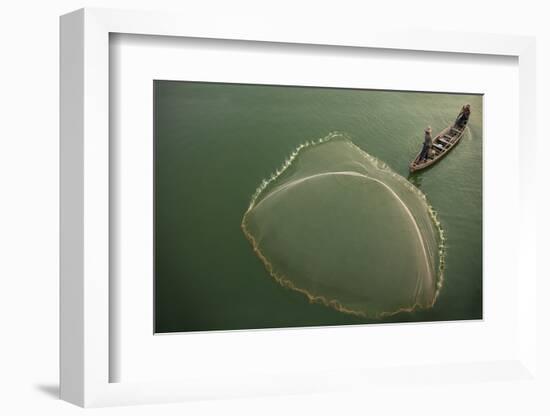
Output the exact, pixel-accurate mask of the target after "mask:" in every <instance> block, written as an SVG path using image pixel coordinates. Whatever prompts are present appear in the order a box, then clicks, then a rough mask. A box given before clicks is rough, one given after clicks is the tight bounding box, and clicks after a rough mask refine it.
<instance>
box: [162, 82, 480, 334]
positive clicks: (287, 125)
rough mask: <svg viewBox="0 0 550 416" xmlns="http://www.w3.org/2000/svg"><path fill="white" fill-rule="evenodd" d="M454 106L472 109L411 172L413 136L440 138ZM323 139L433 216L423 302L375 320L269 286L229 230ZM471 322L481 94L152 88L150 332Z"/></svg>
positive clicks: (476, 285)
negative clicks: (382, 168) (428, 293)
mask: <svg viewBox="0 0 550 416" xmlns="http://www.w3.org/2000/svg"><path fill="white" fill-rule="evenodd" d="M465 103H469V104H471V108H472V115H471V117H470V122H469V127H468V130H467V133H466V135H465V137H464V138H463V139H462V141H461V142H460V143H459V144H458V145H457V147H456V148H455V149H453V150H452V151H451V152H450V154H449V155H447V156H446V157H445V158H444V159H443V160H442V161H440V162H439V163H438V164H436V165H435V166H433V167H432V168H430V169H428V170H426V171H422V172H419V173H416V174H414V175H412V176H411V175H409V173H408V163H409V162H410V161H411V160H412V159H413V157H414V156H415V154H416V153H417V152H418V151H419V149H420V147H421V144H422V140H423V130H424V128H425V127H426V126H427V125H431V127H432V129H433V131H434V132H439V131H440V130H442V129H443V128H445V127H446V126H447V125H448V124H450V123H451V122H452V121H453V120H454V119H455V117H456V115H457V114H458V112H459V111H460V108H461V107H462V105H463V104H465ZM333 132H339V133H340V134H343V135H345V136H346V137H348V138H349V139H350V140H351V141H352V142H353V143H354V144H355V145H356V146H357V147H359V148H360V149H362V150H364V151H365V152H368V154H370V155H372V156H373V157H375V158H377V159H379V160H381V161H383V162H385V163H386V164H387V166H388V167H389V168H390V169H391V170H392V171H394V172H396V173H398V174H399V175H402V176H403V177H404V178H406V179H407V180H408V181H409V182H410V183H412V184H413V185H414V186H415V187H417V188H418V189H419V190H420V191H421V192H422V193H424V194H425V195H426V197H427V200H428V201H429V203H430V205H431V206H432V207H433V208H434V210H435V211H436V213H437V218H438V219H439V221H440V222H441V226H442V228H443V230H444V232H445V253H446V254H445V269H444V281H443V286H442V288H441V290H440V292H439V296H438V298H437V301H436V303H435V304H434V306H433V307H431V308H424V309H420V310H416V311H413V312H402V313H398V314H395V315H391V316H385V317H382V318H376V319H373V318H366V317H363V316H357V315H353V314H348V313H344V312H341V311H338V310H335V309H334V308H330V307H327V306H326V305H323V304H322V303H311V302H309V301H308V299H307V298H306V297H305V296H304V295H303V294H302V293H300V292H298V291H293V290H290V289H289V288H288V287H283V286H281V285H280V284H279V283H277V282H276V281H275V280H274V279H272V278H271V276H270V275H269V273H268V272H267V270H266V268H265V265H264V264H263V263H262V261H260V259H258V257H257V256H256V255H255V254H254V252H253V250H252V249H251V246H250V243H249V241H247V239H246V238H245V236H244V235H243V232H242V229H241V227H240V225H241V221H242V218H243V214H244V213H245V211H246V210H247V208H248V206H249V204H250V201H251V197H252V195H253V193H254V191H255V190H256V189H257V188H258V186H259V185H260V184H261V183H262V181H263V180H264V179H266V178H269V177H270V175H272V174H273V173H274V172H275V171H276V170H277V169H278V168H279V167H280V166H281V163H282V162H283V161H285V160H286V159H287V158H288V157H289V155H291V154H292V153H293V152H294V151H295V149H296V148H297V147H299V146H300V145H301V144H303V143H305V142H307V141H313V140H318V139H321V138H323V137H327V135H329V134H331V133H333ZM377 233H383V230H382V229H381V228H380V227H378V228H377ZM372 238H373V239H376V238H383V236H382V235H373V236H372ZM387 255H388V258H387V259H385V261H387V262H393V261H395V258H394V257H392V253H391V252H389V253H388V254H387ZM481 317H482V96H481V95H464V94H442V93H416V92H395V91H372V90H353V89H327V88H304V87H279V86H257V85H237V84H216V83H191V82H171V81H156V82H155V324H156V331H157V332H183V331H204V330H230V329H247V328H274V327H295V326H318V325H345V324H364V323H387V322H410V321H414V322H417V321H440V320H464V319H480V318H481Z"/></svg>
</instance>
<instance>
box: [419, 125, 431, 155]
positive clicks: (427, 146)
mask: <svg viewBox="0 0 550 416" xmlns="http://www.w3.org/2000/svg"><path fill="white" fill-rule="evenodd" d="M431 150H432V128H431V127H430V126H428V127H426V129H425V130H424V145H423V146H422V152H420V160H421V161H424V160H426V159H427V158H428V156H429V155H430V151H431Z"/></svg>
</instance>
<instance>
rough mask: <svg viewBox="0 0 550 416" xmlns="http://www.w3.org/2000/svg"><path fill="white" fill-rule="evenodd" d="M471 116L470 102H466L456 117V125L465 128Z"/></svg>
mask: <svg viewBox="0 0 550 416" xmlns="http://www.w3.org/2000/svg"><path fill="white" fill-rule="evenodd" d="M469 118H470V104H466V105H464V106H462V111H461V112H460V114H459V115H458V117H457V118H456V121H455V127H456V128H463V127H464V126H465V125H466V123H468V119H469Z"/></svg>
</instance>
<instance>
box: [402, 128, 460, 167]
mask: <svg viewBox="0 0 550 416" xmlns="http://www.w3.org/2000/svg"><path fill="white" fill-rule="evenodd" d="M466 125H467V123H464V124H463V125H462V126H456V125H455V124H454V123H453V124H451V125H450V126H449V127H447V128H446V129H444V130H443V131H442V132H441V133H439V134H438V135H437V136H436V137H435V138H434V139H433V141H432V149H431V150H430V152H429V155H428V157H427V158H426V159H424V160H420V155H421V154H422V150H420V152H419V153H418V155H416V157H415V158H414V160H413V161H412V162H411V163H410V165H409V171H410V172H411V173H412V172H417V171H419V170H422V169H426V168H427V167H428V166H432V165H433V164H435V163H437V162H438V161H439V160H441V159H443V157H444V156H445V155H446V154H447V153H449V152H450V151H451V149H452V148H453V147H455V146H456V145H457V144H458V142H460V139H462V136H464V132H465V130H466Z"/></svg>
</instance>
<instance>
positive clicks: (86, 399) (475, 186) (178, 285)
mask: <svg viewBox="0 0 550 416" xmlns="http://www.w3.org/2000/svg"><path fill="white" fill-rule="evenodd" d="M304 36H306V35H304V34H303V33H302V32H301V31H300V30H299V29H298V28H296V29H292V28H287V29H285V30H284V31H283V30H282V29H281V28H276V27H269V26H266V27H262V28H258V27H255V26H254V25H251V26H250V27H249V28H247V27H243V28H242V32H239V33H238V34H235V33H234V32H233V31H232V29H231V25H229V24H226V25H225V26H224V24H223V23H222V24H220V25H215V27H214V26H213V27H211V28H205V27H202V26H201V25H200V24H198V23H196V22H194V21H193V19H191V18H190V17H189V16H176V15H168V14H163V13H144V12H129V11H114V10H104V9H101V10H99V9H84V10H79V11H76V12H73V13H71V14H68V15H66V16H63V17H62V18H61V117H62V118H61V255H62V258H61V397H62V398H63V399H65V400H67V401H70V402H72V403H75V404H78V405H81V406H105V405H116V404H137V403H155V402H165V401H184V400H192V399H195V398H219V397H248V396H251V397H252V396H255V395H270V394H284V393H291V394H295V393H302V392H304V393H306V392H316V393H318V392H330V391H353V390H354V389H356V388H368V389H369V391H379V392H380V394H385V393H383V392H384V391H386V390H387V387H384V385H386V386H387V384H388V383H392V380H396V379H399V380H400V383H399V384H400V386H401V387H399V388H403V389H407V388H408V387H407V386H410V385H411V384H413V383H414V384H415V385H416V386H420V387H418V388H421V389H425V390H426V392H427V391H429V390H430V383H431V384H433V383H434V382H435V383H443V384H446V383H455V382H457V381H459V380H460V381H461V382H467V383H470V384H471V385H472V386H475V388H479V389H487V391H488V394H489V395H490V394H491V393H490V392H491V389H492V388H493V387H491V386H494V385H495V384H498V383H503V382H505V383H509V384H510V385H516V384H515V383H517V384H520V383H521V384H522V385H525V383H528V384H529V385H531V386H535V387H536V386H538V384H537V383H539V378H538V376H537V362H536V360H535V358H536V357H535V349H536V347H537V336H536V332H537V326H536V322H535V321H533V319H532V317H533V316H535V315H536V313H537V303H536V301H535V299H536V281H537V272H536V268H535V255H536V245H535V239H534V237H533V234H532V233H533V230H534V229H535V228H536V226H535V218H534V217H533V216H531V215H527V213H529V212H532V211H534V209H533V205H534V199H533V198H532V195H533V192H534V190H533V188H532V178H531V175H530V172H532V169H534V166H533V164H532V161H531V159H530V158H529V154H531V152H532V151H533V148H534V146H536V140H534V139H533V138H534V137H535V138H536V132H535V120H534V117H535V111H534V109H535V98H534V97H535V95H534V92H535V77H534V68H535V63H534V62H535V47H534V40H533V39H531V38H527V37H525V38H524V37H515V36H504V35H502V36H500V35H499V36H496V35H482V34H465V33H462V34H450V33H441V34H438V35H437V36H433V34H429V36H428V35H427V34H425V33H414V34H411V33H409V34H407V36H406V37H405V36H403V35H402V34H398V33H379V32H372V33H369V32H368V31H364V30H362V31H361V32H360V33H354V34H351V33H347V32H346V33H342V34H340V35H336V34H330V35H329V34H328V33H327V32H326V31H324V30H323V29H322V28H319V29H317V30H315V29H314V28H313V29H312V30H311V31H310V32H308V34H307V37H304ZM518 91H519V93H518ZM527 142H529V143H530V146H524V145H523V143H527ZM520 144H522V145H521V146H520ZM502 171H506V172H507V182H506V183H505V184H504V183H503V182H502V177H501V175H499V172H502ZM503 223H505V224H507V226H506V238H503V229H502V224H503ZM503 259H505V261H504V260H503ZM482 382H483V383H482ZM386 393H387V392H386ZM442 394H443V395H442V398H441V400H443V397H444V395H445V394H449V395H450V394H452V392H451V390H448V391H446V392H444V393H442Z"/></svg>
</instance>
